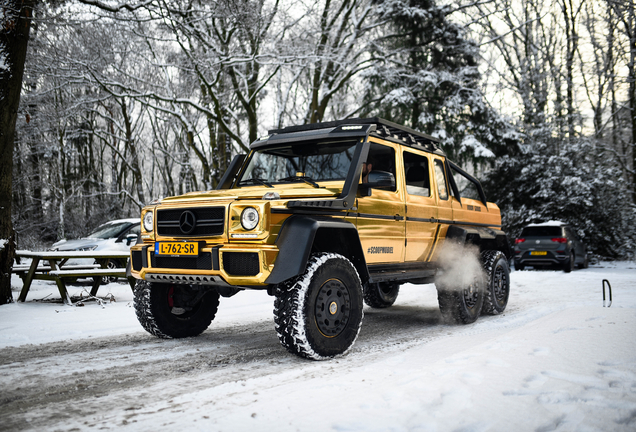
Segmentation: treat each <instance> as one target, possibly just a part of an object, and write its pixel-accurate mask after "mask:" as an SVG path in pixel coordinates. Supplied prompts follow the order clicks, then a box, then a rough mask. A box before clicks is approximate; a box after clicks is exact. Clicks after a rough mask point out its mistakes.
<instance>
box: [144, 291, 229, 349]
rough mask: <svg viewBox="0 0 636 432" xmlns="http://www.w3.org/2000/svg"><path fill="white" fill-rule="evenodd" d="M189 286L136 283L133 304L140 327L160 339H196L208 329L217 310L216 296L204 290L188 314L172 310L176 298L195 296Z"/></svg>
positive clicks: (178, 309)
mask: <svg viewBox="0 0 636 432" xmlns="http://www.w3.org/2000/svg"><path fill="white" fill-rule="evenodd" d="M195 292H197V291H196V290H193V289H192V288H191V287H190V286H188V285H172V284H162V283H154V282H147V281H144V280H140V281H137V284H136V285H135V292H134V298H133V304H134V307H135V312H136V314H137V319H138V320H139V323H140V324H141V326H142V327H143V328H144V329H145V330H146V331H147V332H148V333H150V334H151V335H154V336H157V337H160V338H184V337H190V336H198V335H199V334H201V333H202V332H203V331H204V330H205V329H207V328H208V327H209V326H210V323H211V322H212V320H213V319H214V317H215V315H216V312H217V310H218V308H219V293H218V292H217V291H216V290H215V289H212V288H210V289H206V290H205V291H204V293H203V294H202V297H201V298H200V299H199V300H198V301H197V302H196V304H195V305H194V306H193V307H192V309H191V310H184V309H183V308H178V307H175V306H174V301H175V296H176V295H186V294H187V295H190V296H192V295H194V294H193V293H195Z"/></svg>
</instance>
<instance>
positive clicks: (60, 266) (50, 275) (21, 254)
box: [13, 250, 135, 304]
mask: <svg viewBox="0 0 636 432" xmlns="http://www.w3.org/2000/svg"><path fill="white" fill-rule="evenodd" d="M15 255H16V258H31V260H32V261H31V264H30V265H29V266H20V265H16V266H14V269H13V273H17V274H19V275H20V277H21V278H22V281H23V286H22V291H21V292H20V297H18V301H19V302H24V301H25V300H26V296H27V294H28V293H29V288H31V283H32V282H33V280H34V279H42V280H52V281H55V283H56V285H57V288H58V290H59V291H60V295H61V296H62V301H64V302H65V303H67V304H72V302H71V298H70V297H69V295H68V291H67V290H66V283H65V281H64V280H65V279H77V278H80V277H88V278H90V277H92V278H93V286H92V288H91V295H92V296H96V295H97V290H98V289H99V286H100V285H101V283H102V276H117V277H126V269H125V268H108V261H109V260H111V259H120V260H125V259H128V257H129V255H130V253H129V252H126V251H121V252H93V251H66V252H57V251H56V252H53V251H49V252H31V251H24V250H19V251H16V252H15ZM78 258H79V259H82V258H88V259H93V260H94V261H95V262H96V264H90V265H65V264H66V263H67V262H68V260H70V259H78ZM42 261H48V265H44V264H42V265H40V263H41V262H42ZM127 279H128V283H130V286H131V288H133V287H134V285H135V279H134V278H132V277H129V278H127Z"/></svg>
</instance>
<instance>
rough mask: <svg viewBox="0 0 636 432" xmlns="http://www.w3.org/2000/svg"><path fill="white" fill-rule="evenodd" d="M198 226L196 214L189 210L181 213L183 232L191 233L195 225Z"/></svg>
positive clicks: (180, 220)
mask: <svg viewBox="0 0 636 432" xmlns="http://www.w3.org/2000/svg"><path fill="white" fill-rule="evenodd" d="M196 226H197V218H196V217H195V216H194V213H192V212H191V211H189V210H186V211H184V212H183V213H181V217H180V218H179V228H181V232H182V233H184V234H190V233H191V232H192V231H194V227H196Z"/></svg>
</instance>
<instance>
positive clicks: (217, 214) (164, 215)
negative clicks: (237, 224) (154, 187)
mask: <svg viewBox="0 0 636 432" xmlns="http://www.w3.org/2000/svg"><path fill="white" fill-rule="evenodd" d="M186 211H190V212H192V213H193V214H194V217H195V219H196V225H195V227H194V229H193V230H192V231H191V232H189V233H187V234H186V233H184V232H183V231H182V230H181V227H180V226H179V219H180V218H181V215H182V214H183V213H184V212H186ZM224 226H225V207H196V208H185V209H170V210H157V233H158V234H159V235H162V236H169V237H182V236H185V235H187V236H188V237H193V236H217V235H221V234H223V231H224V228H223V227H224Z"/></svg>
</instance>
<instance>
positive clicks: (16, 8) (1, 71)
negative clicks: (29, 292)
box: [0, 0, 35, 304]
mask: <svg viewBox="0 0 636 432" xmlns="http://www.w3.org/2000/svg"><path fill="white" fill-rule="evenodd" d="M34 4H35V0H27V1H24V0H23V1H20V0H8V1H6V2H3V6H2V9H1V12H0V304H6V303H10V302H12V301H13V296H12V294H11V269H12V267H13V258H14V256H15V234H14V232H13V225H12V223H11V194H12V186H13V148H14V136H15V122H16V120H17V115H18V106H19V104H20V90H21V88H22V76H23V75H24V61H25V59H26V52H27V46H28V43H29V31H30V29H31V18H32V16H33V6H34Z"/></svg>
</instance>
